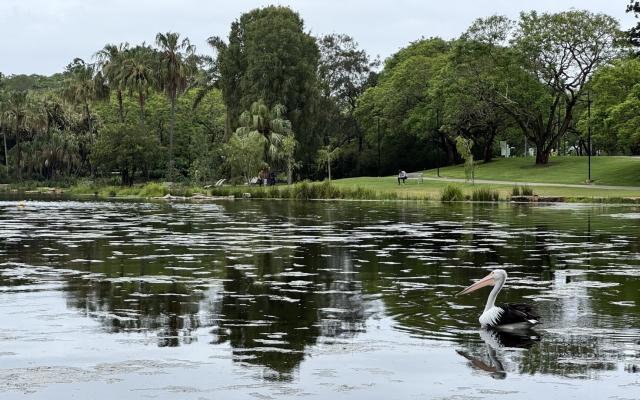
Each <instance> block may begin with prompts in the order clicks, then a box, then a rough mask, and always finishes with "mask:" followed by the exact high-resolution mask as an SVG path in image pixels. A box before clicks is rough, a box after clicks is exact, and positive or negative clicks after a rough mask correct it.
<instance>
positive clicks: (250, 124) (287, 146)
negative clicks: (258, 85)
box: [236, 100, 297, 184]
mask: <svg viewBox="0 0 640 400" xmlns="http://www.w3.org/2000/svg"><path fill="white" fill-rule="evenodd" d="M236 132H237V133H238V134H239V135H241V136H251V135H253V136H260V137H262V142H263V143H264V155H263V159H264V160H265V161H266V162H267V164H268V165H269V166H270V167H271V168H274V167H278V166H280V165H282V164H284V167H285V168H286V169H287V181H288V183H289V184H290V183H291V180H292V174H293V168H294V166H295V160H294V152H295V148H296V147H297V142H296V140H295V137H294V134H293V130H292V128H291V122H290V121H289V120H287V119H286V109H285V107H284V106H283V105H280V104H276V105H274V106H273V107H271V108H269V107H267V105H266V104H265V103H264V102H263V101H261V100H259V101H256V102H254V103H253V104H252V105H251V108H250V109H249V110H248V111H245V112H244V113H242V115H240V127H239V128H238V129H237V131H236Z"/></svg>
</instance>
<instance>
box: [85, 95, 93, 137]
mask: <svg viewBox="0 0 640 400" xmlns="http://www.w3.org/2000/svg"><path fill="white" fill-rule="evenodd" d="M84 112H85V114H86V116H87V127H88V130H89V133H91V128H92V126H91V112H90V111H89V102H87V101H86V100H85V102H84Z"/></svg>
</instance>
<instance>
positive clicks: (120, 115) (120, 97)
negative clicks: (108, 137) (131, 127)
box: [117, 89, 124, 124]
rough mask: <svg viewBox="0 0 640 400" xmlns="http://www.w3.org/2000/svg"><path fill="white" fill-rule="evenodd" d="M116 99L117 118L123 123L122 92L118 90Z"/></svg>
mask: <svg viewBox="0 0 640 400" xmlns="http://www.w3.org/2000/svg"><path fill="white" fill-rule="evenodd" d="M117 98H118V117H119V118H120V123H121V124H123V123H124V102H123V100H122V90H120V89H118V92H117Z"/></svg>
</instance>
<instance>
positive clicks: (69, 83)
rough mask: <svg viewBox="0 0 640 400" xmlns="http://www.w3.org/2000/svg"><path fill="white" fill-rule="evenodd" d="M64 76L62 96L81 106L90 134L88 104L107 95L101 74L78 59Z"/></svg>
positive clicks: (90, 65)
mask: <svg viewBox="0 0 640 400" xmlns="http://www.w3.org/2000/svg"><path fill="white" fill-rule="evenodd" d="M66 75H67V76H66V79H65V89H64V91H63V95H64V97H65V98H66V99H67V100H69V101H71V102H73V103H75V104H79V105H81V106H82V110H83V112H84V116H85V118H86V121H87V128H88V132H89V133H91V132H92V131H93V127H92V125H91V110H90V109H89V102H90V101H91V100H98V99H102V98H105V97H106V96H107V95H108V88H107V86H106V85H105V84H104V77H103V75H102V73H101V72H98V73H96V67H95V66H94V65H92V64H86V63H85V62H84V61H83V60H82V59H80V58H76V59H75V60H73V62H72V63H71V64H69V65H68V66H67V70H66Z"/></svg>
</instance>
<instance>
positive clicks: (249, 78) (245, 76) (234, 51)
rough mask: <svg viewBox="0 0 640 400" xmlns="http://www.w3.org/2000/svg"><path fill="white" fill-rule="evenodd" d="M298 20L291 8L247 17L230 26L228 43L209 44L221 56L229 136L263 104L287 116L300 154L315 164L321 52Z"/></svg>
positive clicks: (254, 12) (213, 41)
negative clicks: (252, 109) (251, 110)
mask: <svg viewBox="0 0 640 400" xmlns="http://www.w3.org/2000/svg"><path fill="white" fill-rule="evenodd" d="M304 29H305V28H304V22H303V20H302V18H300V16H299V15H298V14H297V13H295V12H294V11H292V10H291V9H289V8H287V7H276V6H270V7H265V8H261V9H256V10H252V11H250V12H248V13H245V14H243V15H242V16H240V18H239V19H238V20H236V21H234V22H233V23H232V24H231V31H230V33H229V38H228V42H225V41H223V40H222V39H220V38H211V39H210V41H209V42H210V44H212V45H213V46H214V48H215V50H216V52H217V65H218V70H219V74H220V79H219V85H220V88H221V90H222V93H223V96H224V101H225V105H226V107H227V113H228V122H227V129H228V132H233V131H234V130H235V129H236V128H237V127H238V126H239V119H240V115H241V114H242V113H243V112H244V111H245V110H248V109H249V108H250V107H251V105H252V104H253V103H254V102H256V101H258V100H262V101H263V102H264V103H265V105H266V106H267V107H269V108H271V107H273V106H274V105H276V104H281V105H283V106H284V107H285V108H286V110H287V115H286V117H287V119H288V120H289V121H291V123H292V126H293V130H294V131H295V132H297V133H298V134H299V135H298V140H299V141H300V144H301V147H300V150H299V153H300V154H305V155H306V156H307V157H310V158H309V160H307V161H310V160H311V158H312V152H310V151H309V150H313V147H314V146H316V145H317V144H318V142H319V138H318V137H317V136H315V135H314V130H313V126H314V112H315V106H316V104H317V98H318V93H317V74H316V72H317V68H318V59H319V52H318V47H317V45H316V42H315V39H314V38H313V37H312V36H311V35H309V34H308V33H307V32H305V30H304Z"/></svg>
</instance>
